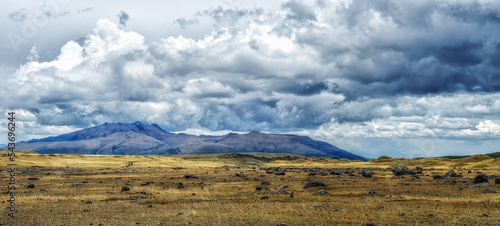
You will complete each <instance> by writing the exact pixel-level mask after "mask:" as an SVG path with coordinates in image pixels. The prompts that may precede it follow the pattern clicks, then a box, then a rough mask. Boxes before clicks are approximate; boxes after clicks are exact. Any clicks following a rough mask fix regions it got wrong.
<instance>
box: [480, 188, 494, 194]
mask: <svg viewBox="0 0 500 226" xmlns="http://www.w3.org/2000/svg"><path fill="white" fill-rule="evenodd" d="M481 193H497V192H496V191H493V190H491V189H489V188H486V189H484V191H482V192H481Z"/></svg>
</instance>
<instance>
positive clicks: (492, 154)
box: [440, 152, 500, 159]
mask: <svg viewBox="0 0 500 226" xmlns="http://www.w3.org/2000/svg"><path fill="white" fill-rule="evenodd" d="M484 155H486V156H489V157H490V158H494V159H496V158H499V157H500V152H494V153H489V154H484ZM471 156H472V155H448V156H442V157H440V158H448V159H463V158H467V157H471Z"/></svg>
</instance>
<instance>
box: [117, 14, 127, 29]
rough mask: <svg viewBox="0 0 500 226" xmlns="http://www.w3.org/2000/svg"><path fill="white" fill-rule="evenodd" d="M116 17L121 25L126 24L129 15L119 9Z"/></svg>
mask: <svg viewBox="0 0 500 226" xmlns="http://www.w3.org/2000/svg"><path fill="white" fill-rule="evenodd" d="M117 17H118V19H119V20H120V24H121V25H122V26H127V21H128V19H129V15H128V14H127V13H126V12H124V11H121V12H120V13H119V14H118V15H117Z"/></svg>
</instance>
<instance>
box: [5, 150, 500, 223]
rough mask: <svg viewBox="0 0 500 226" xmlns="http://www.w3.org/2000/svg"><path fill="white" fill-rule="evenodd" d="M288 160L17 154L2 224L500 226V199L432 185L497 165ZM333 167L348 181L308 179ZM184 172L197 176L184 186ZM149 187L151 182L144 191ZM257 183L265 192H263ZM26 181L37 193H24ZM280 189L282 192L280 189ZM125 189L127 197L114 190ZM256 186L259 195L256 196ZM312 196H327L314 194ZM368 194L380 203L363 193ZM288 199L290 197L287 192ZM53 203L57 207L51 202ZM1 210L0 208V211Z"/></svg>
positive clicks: (449, 184)
mask: <svg viewBox="0 0 500 226" xmlns="http://www.w3.org/2000/svg"><path fill="white" fill-rule="evenodd" d="M4 154H5V155H6V153H0V159H2V158H3V159H7V158H4ZM252 156H253V157H252ZM287 156H288V155H286V154H277V155H266V154H252V155H240V156H231V155H198V156H86V155H38V154H36V153H19V154H17V159H16V163H17V164H18V165H19V169H18V173H19V175H18V176H17V182H18V187H17V192H18V195H17V197H16V198H17V200H18V202H17V208H18V211H19V212H18V214H17V217H16V218H15V219H11V218H9V217H8V216H7V213H8V212H7V209H6V208H1V210H0V216H1V217H0V224H2V225H90V224H93V225H99V224H102V225H135V224H137V223H140V224H142V225H188V224H192V225H278V224H285V225H334V224H340V225H349V224H354V225H365V224H367V223H374V224H375V225H459V224H460V225H463V224H468V225H498V222H500V195H499V194H500V193H496V194H495V193H493V194H490V193H482V191H483V190H484V189H485V188H484V187H483V188H470V187H469V186H470V185H472V183H471V182H467V183H463V182H461V181H460V179H461V178H456V179H455V178H453V179H449V180H434V179H433V178H432V175H433V173H437V174H444V173H446V172H447V171H448V170H450V169H452V168H453V167H456V168H455V169H454V171H455V172H457V173H461V174H462V175H463V176H464V177H469V178H474V176H476V175H477V171H481V172H483V173H486V174H487V175H496V176H499V175H500V171H499V161H498V160H496V159H491V158H490V159H488V158H477V159H476V158H475V157H476V156H474V157H471V158H470V159H458V160H448V159H441V158H428V159H381V160H383V161H378V160H375V161H373V160H372V161H370V162H366V163H364V162H351V161H346V160H335V159H330V158H304V157H300V158H297V159H294V158H295V157H296V156H289V157H291V158H292V159H293V160H279V159H283V158H287ZM478 157H480V156H478ZM130 162H133V164H132V165H131V166H129V163H130ZM399 162H402V163H404V164H407V165H408V166H409V167H410V168H414V167H416V166H423V167H424V175H421V176H420V177H421V179H413V178H412V176H410V175H407V176H402V177H395V176H393V174H392V172H391V171H387V170H386V168H387V167H393V166H394V165H395V164H397V163H399ZM2 164H4V165H0V168H2V170H5V169H6V163H5V161H4V162H2ZM456 164H461V165H460V166H454V165H456ZM477 166H486V167H477ZM271 167H279V169H278V171H281V170H284V171H285V175H276V174H273V173H271V172H269V173H266V171H268V170H271ZM348 168H350V169H348ZM356 168H365V169H368V168H369V169H371V170H372V171H373V172H375V175H374V177H373V178H363V177H362V176H361V175H359V174H358V173H357V172H356V171H357V170H356ZM431 168H433V169H431ZM340 169H343V170H347V171H348V172H351V173H353V175H352V176H350V175H348V174H342V175H332V174H326V175H324V176H322V175H321V174H318V175H310V173H311V172H317V173H321V172H331V171H332V170H340ZM469 169H470V170H472V172H471V173H468V170H469ZM236 173H239V174H242V175H244V177H239V176H236ZM186 174H193V175H195V176H197V177H198V178H197V179H186V178H185V177H184V175H186ZM0 175H1V177H2V179H1V181H3V182H1V183H2V184H0V186H1V187H2V191H3V192H2V195H1V197H0V199H1V200H7V194H5V191H7V190H6V185H7V184H6V182H7V180H8V179H7V178H8V175H7V173H5V172H4V171H2V172H1V174H0ZM28 178H38V179H39V180H28ZM147 181H153V183H150V184H146V183H145V182H147ZM262 181H269V182H270V184H271V185H262V184H261V182H262ZM308 181H322V182H323V183H325V184H326V185H327V186H326V187H311V188H307V189H304V188H303V186H304V184H306V183H307V182H308ZM453 181H455V182H453ZM27 183H33V184H35V186H36V187H35V188H34V189H28V188H25V187H24V186H22V185H24V184H27ZM178 183H183V185H184V188H182V189H178V188H177V186H178ZM490 183H491V184H492V186H489V187H488V188H490V189H492V190H495V191H497V192H500V185H498V184H494V182H493V180H490ZM281 185H285V186H288V187H287V188H280V187H279V186H281ZM123 186H127V187H129V188H130V191H123V192H122V191H121V189H122V187H123ZM256 187H262V188H264V190H262V191H257V190H256ZM265 188H268V189H269V190H268V191H267V190H265ZM320 189H322V190H326V191H327V192H328V193H329V194H328V195H318V196H316V195H313V193H314V192H316V191H317V190H320ZM284 191H286V192H284ZM370 191H375V192H377V193H378V194H380V196H378V195H369V192H370ZM281 192H283V193H281ZM291 192H293V194H294V197H293V198H292V197H290V194H286V193H291ZM262 197H267V199H262ZM56 199H59V200H60V201H59V202H57V203H55V202H54V200H56ZM7 205H8V204H7V203H6V202H4V203H2V206H3V207H6V206H7ZM148 205H152V207H151V208H148ZM399 213H401V214H399ZM402 213H404V215H403V214H402Z"/></svg>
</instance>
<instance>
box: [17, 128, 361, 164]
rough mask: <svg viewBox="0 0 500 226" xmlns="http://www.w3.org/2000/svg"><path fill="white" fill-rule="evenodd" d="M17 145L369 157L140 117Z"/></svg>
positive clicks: (83, 150)
mask: <svg viewBox="0 0 500 226" xmlns="http://www.w3.org/2000/svg"><path fill="white" fill-rule="evenodd" d="M16 149H17V150H32V151H36V152H38V153H40V154H104V155H106V154H108V155H109V154H111V155H147V154H149V155H152V154H158V155H163V154H168V155H175V154H211V153H248V152H264V153H288V154H296V155H304V156H315V157H332V158H347V159H350V160H362V161H367V159H366V158H364V157H362V156H359V155H356V154H353V153H350V152H347V151H345V150H342V149H340V148H338V147H336V146H333V145H331V144H329V143H327V142H324V141H316V140H313V139H311V138H310V137H307V136H299V135H295V134H273V133H263V132H259V131H251V132H248V133H245V134H238V133H228V134H225V135H221V136H213V135H191V134H185V133H170V132H168V131H166V130H164V129H162V128H161V127H160V126H158V125H157V124H154V123H153V124H151V125H146V124H142V123H141V122H139V121H137V122H134V123H131V124H126V123H104V124H102V125H99V126H94V127H90V128H86V129H82V130H79V131H75V132H72V133H67V134H62V135H59V136H52V137H46V138H42V139H33V140H29V141H22V142H19V143H18V144H17V145H16Z"/></svg>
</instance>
